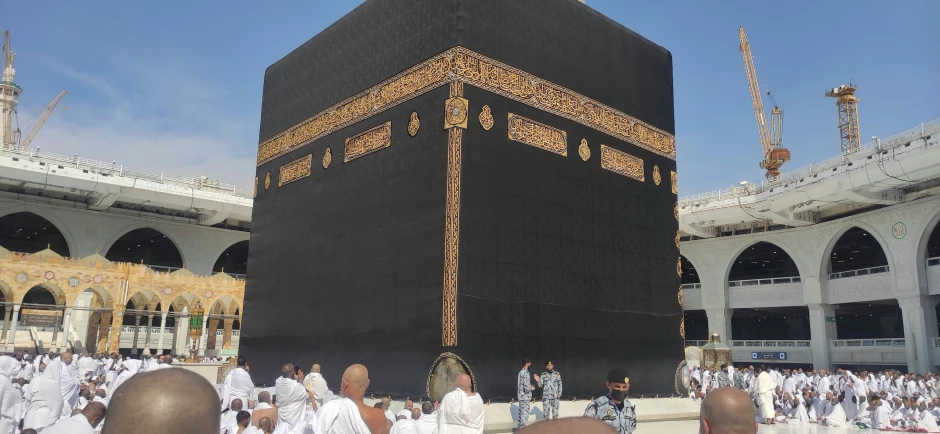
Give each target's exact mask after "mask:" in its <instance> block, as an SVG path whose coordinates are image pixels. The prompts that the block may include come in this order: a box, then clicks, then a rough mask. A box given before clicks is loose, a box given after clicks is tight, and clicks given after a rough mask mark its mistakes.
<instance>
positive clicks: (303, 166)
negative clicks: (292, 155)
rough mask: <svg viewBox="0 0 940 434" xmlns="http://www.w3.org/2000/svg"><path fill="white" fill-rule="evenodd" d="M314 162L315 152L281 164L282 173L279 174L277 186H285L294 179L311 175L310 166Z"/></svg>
mask: <svg viewBox="0 0 940 434" xmlns="http://www.w3.org/2000/svg"><path fill="white" fill-rule="evenodd" d="M311 164H313V154H307V156H305V157H301V158H298V159H296V160H294V161H291V162H290V163H287V164H285V165H283V166H281V173H280V174H279V175H278V176H277V186H278V187H283V186H285V185H287V184H290V183H292V182H294V181H297V180H300V179H303V178H306V177H308V176H310V166H311Z"/></svg>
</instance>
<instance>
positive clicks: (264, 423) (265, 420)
mask: <svg viewBox="0 0 940 434" xmlns="http://www.w3.org/2000/svg"><path fill="white" fill-rule="evenodd" d="M271 423H272V422H271V418H270V417H267V416H265V417H262V418H261V419H260V420H258V428H261V431H263V432H265V433H269V432H271Z"/></svg>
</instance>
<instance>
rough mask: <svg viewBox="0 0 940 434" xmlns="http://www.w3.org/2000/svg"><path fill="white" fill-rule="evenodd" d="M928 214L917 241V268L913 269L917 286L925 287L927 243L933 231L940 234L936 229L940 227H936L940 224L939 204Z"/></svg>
mask: <svg viewBox="0 0 940 434" xmlns="http://www.w3.org/2000/svg"><path fill="white" fill-rule="evenodd" d="M928 215H929V216H930V219H928V220H927V225H926V226H924V228H923V230H922V231H921V233H920V234H919V235H920V237H919V239H918V241H917V256H916V258H917V268H915V270H917V278H918V287H919V288H926V287H927V258H928V255H927V249H928V247H929V246H928V243H929V242H930V239H931V238H932V237H933V235H934V233H936V234H938V235H940V230H938V229H940V228H938V227H937V226H938V225H940V205H937V206H934V207H933V209H931V210H930V212H929V214H928ZM910 235H913V234H909V235H908V236H910Z"/></svg>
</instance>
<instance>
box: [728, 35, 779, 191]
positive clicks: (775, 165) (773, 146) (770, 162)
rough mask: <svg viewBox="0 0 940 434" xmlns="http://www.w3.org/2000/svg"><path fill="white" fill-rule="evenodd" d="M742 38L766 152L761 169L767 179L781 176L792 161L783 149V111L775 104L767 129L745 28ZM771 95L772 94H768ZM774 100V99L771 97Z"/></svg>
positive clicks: (745, 65) (753, 98) (741, 46)
mask: <svg viewBox="0 0 940 434" xmlns="http://www.w3.org/2000/svg"><path fill="white" fill-rule="evenodd" d="M738 33H739V36H740V37H741V45H740V47H739V48H740V49H741V57H743V58H744V72H745V73H746V74H747V84H748V87H750V89H751V103H752V104H753V105H754V117H755V118H757V130H758V132H759V133H760V144H761V148H763V151H764V159H763V160H761V162H760V168H761V169H764V170H766V171H767V173H766V176H767V179H773V178H776V177H777V176H779V175H780V166H782V165H783V163H786V162H787V161H790V151H789V150H788V149H787V148H784V147H782V146H781V145H782V144H783V110H781V109H780V107H777V104H774V108H773V110H771V112H770V115H771V118H770V120H771V125H772V126H773V130H772V131H770V130H768V128H767V120H766V119H767V118H766V117H765V116H764V101H763V99H762V98H761V94H760V86H759V85H758V84H757V71H756V70H755V69H754V57H753V56H752V55H751V45H750V44H748V42H747V35H745V34H744V27H741V28H739V29H738ZM767 94H768V95H770V92H767ZM771 99H773V97H771Z"/></svg>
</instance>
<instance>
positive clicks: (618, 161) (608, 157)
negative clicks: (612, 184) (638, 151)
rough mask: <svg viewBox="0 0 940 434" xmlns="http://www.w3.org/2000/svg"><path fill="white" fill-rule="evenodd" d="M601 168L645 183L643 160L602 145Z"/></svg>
mask: <svg viewBox="0 0 940 434" xmlns="http://www.w3.org/2000/svg"><path fill="white" fill-rule="evenodd" d="M601 168H604V169H607V170H609V171H611V172H614V173H618V174H621V175H623V176H626V177H628V178H633V179H635V180H637V181H640V182H643V181H645V180H646V175H645V174H644V172H643V160H642V159H640V158H639V157H634V156H633V155H630V154H628V153H626V152H623V151H621V150H619V149H614V148H611V147H610V146H607V145H601Z"/></svg>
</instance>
